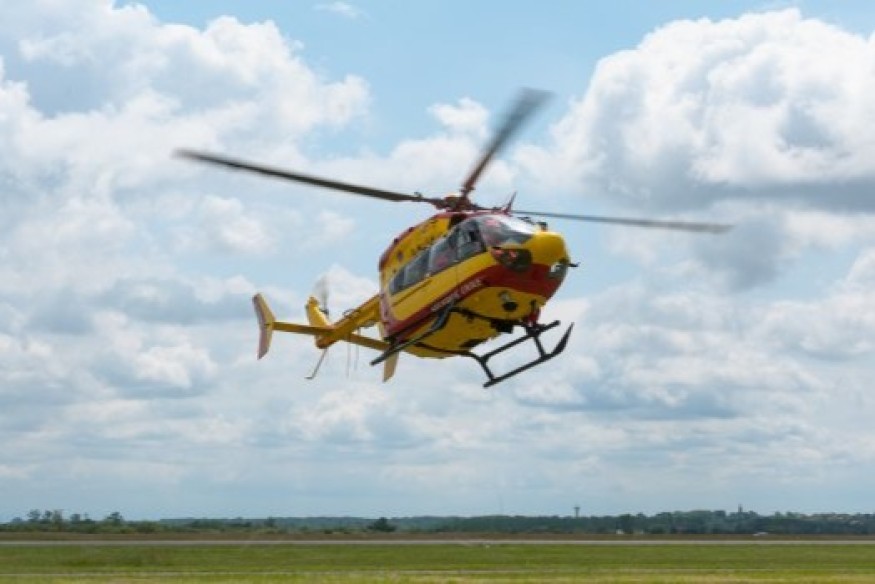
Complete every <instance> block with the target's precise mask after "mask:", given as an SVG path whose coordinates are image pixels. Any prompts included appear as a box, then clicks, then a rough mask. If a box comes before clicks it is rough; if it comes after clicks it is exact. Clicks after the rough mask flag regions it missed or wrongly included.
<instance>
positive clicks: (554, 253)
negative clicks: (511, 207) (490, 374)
mask: <svg viewBox="0 0 875 584" xmlns="http://www.w3.org/2000/svg"><path fill="white" fill-rule="evenodd" d="M570 265H572V264H571V261H570V259H569V256H568V252H567V249H566V247H565V242H564V240H563V238H562V236H561V235H560V234H559V233H556V232H554V231H550V230H549V229H548V228H547V226H546V224H545V223H535V222H531V221H528V220H525V219H520V218H517V217H514V216H511V215H510V214H509V213H507V212H504V211H495V210H492V211H467V212H452V211H447V212H442V213H438V214H436V215H434V216H432V217H431V218H429V219H427V220H426V221H423V222H422V223H419V224H418V225H415V226H413V227H411V228H409V229H407V230H406V231H404V232H403V233H402V234H400V235H399V236H398V237H396V238H395V239H394V240H393V242H392V244H391V245H390V246H389V248H388V249H387V250H386V251H385V252H384V253H383V255H382V257H381V259H380V264H379V268H380V293H379V323H378V325H379V327H380V333H381V337H382V338H383V339H385V340H387V341H389V342H391V343H393V344H394V345H400V344H404V343H410V344H409V346H407V347H406V348H405V351H407V352H409V353H413V354H415V355H417V356H421V357H436V358H442V357H449V356H452V355H457V354H460V353H464V352H467V351H469V350H470V349H471V348H473V347H475V346H477V345H479V344H480V343H482V342H484V341H487V340H489V339H491V338H493V337H496V336H497V335H499V334H501V333H506V332H510V331H511V330H512V329H513V327H514V326H515V325H521V324H524V323H536V322H537V319H538V315H539V312H540V309H541V307H542V306H544V304H546V302H547V301H548V300H549V299H550V298H551V297H552V296H553V294H554V293H555V292H556V290H557V289H558V288H559V286H560V285H561V284H562V281H563V279H564V277H565V273H566V271H567V268H568V267H569V266H570ZM416 339H421V340H416ZM411 341H413V342H411Z"/></svg>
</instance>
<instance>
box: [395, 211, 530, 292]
mask: <svg viewBox="0 0 875 584" xmlns="http://www.w3.org/2000/svg"><path fill="white" fill-rule="evenodd" d="M536 229H537V227H536V226H535V225H534V224H532V223H530V222H528V221H524V220H522V219H518V218H516V217H513V216H510V215H497V214H496V215H478V216H475V217H469V218H467V219H465V220H464V221H462V222H460V223H459V224H458V225H456V226H455V227H453V228H452V229H451V230H450V231H448V232H447V234H446V235H445V236H444V237H441V238H440V239H438V240H437V241H436V242H434V243H433V244H432V245H431V246H430V247H428V248H426V249H424V250H422V251H420V252H419V253H418V254H417V255H416V256H415V257H414V258H413V259H412V260H410V261H409V262H408V263H407V264H406V265H405V266H404V267H402V268H401V269H400V270H399V271H398V273H396V274H395V276H394V277H393V278H392V280H391V282H390V283H389V292H390V293H391V294H395V293H397V292H400V291H402V290H405V289H407V288H409V287H411V286H413V285H415V284H417V283H419V282H421V281H422V280H424V279H425V278H426V277H428V276H432V275H434V274H437V273H439V272H442V271H443V270H445V269H447V268H449V267H451V266H453V265H455V264H457V263H458V262H461V261H464V260H467V259H468V258H471V257H473V256H475V255H478V254H481V253H485V252H486V251H488V250H489V249H490V248H494V247H502V246H505V245H519V244H522V243H525V242H526V241H528V240H529V239H531V237H532V236H533V235H534V234H535V232H536Z"/></svg>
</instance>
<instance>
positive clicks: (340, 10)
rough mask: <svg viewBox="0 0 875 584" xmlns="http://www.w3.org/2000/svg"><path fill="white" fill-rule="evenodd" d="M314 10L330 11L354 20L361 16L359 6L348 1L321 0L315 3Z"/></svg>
mask: <svg viewBox="0 0 875 584" xmlns="http://www.w3.org/2000/svg"><path fill="white" fill-rule="evenodd" d="M316 10H322V11H324V12H330V13H332V14H336V15H338V16H342V17H344V18H349V19H351V20H355V19H356V18H359V17H360V16H362V11H361V10H360V9H359V8H357V7H356V6H353V5H352V4H350V3H349V2H340V1H339V0H338V1H336V2H321V3H319V4H317V5H316Z"/></svg>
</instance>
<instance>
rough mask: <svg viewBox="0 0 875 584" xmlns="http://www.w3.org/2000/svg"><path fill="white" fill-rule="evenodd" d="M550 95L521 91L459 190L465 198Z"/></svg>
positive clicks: (536, 90) (537, 90) (542, 92)
mask: <svg viewBox="0 0 875 584" xmlns="http://www.w3.org/2000/svg"><path fill="white" fill-rule="evenodd" d="M549 95H550V94H549V93H548V92H546V91H541V90H539V89H524V90H523V91H522V92H521V93H520V95H519V97H518V98H517V101H516V102H515V103H514V105H513V108H511V110H510V112H509V113H508V114H507V117H506V118H505V119H504V123H502V125H501V127H499V129H498V131H497V132H496V133H495V136H493V138H492V142H490V143H489V144H488V145H487V146H486V148H485V149H484V150H483V154H482V155H481V156H480V160H479V162H477V165H476V166H474V169H473V170H472V171H471V173H470V174H469V175H468V178H467V179H465V182H464V183H463V184H462V188H461V190H460V191H459V192H460V193H461V194H462V197H463V198H464V199H467V198H468V193H470V192H471V191H473V190H474V185H475V184H476V183H477V180H478V179H479V178H480V175H481V174H483V171H484V170H485V169H486V166H487V165H488V164H489V163H490V162H491V161H492V159H493V158H494V157H495V155H496V154H497V153H498V152H499V150H501V149H502V148H503V147H504V146H505V145H506V144H507V142H508V141H509V140H510V138H511V136H513V134H514V133H516V131H517V130H518V129H519V128H520V126H521V125H522V123H523V122H524V121H525V120H526V118H528V117H529V116H530V115H531V114H532V112H534V111H535V110H536V109H537V108H538V106H540V105H541V104H542V103H544V102H545V101H546V99H547V97H549Z"/></svg>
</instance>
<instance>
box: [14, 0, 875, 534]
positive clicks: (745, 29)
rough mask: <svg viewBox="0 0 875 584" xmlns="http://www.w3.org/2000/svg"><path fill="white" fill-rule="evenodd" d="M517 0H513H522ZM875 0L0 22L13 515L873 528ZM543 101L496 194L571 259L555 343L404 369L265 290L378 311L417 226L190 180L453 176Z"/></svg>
mask: <svg viewBox="0 0 875 584" xmlns="http://www.w3.org/2000/svg"><path fill="white" fill-rule="evenodd" d="M505 4H507V5H505ZM873 29H875V9H873V8H872V6H871V4H870V3H866V2H845V3H834V2H798V3H793V2H781V3H759V2H720V3H704V2H671V3H667V2H662V3H636V2H613V3H610V4H604V3H602V4H592V5H587V3H581V2H570V1H569V2H550V3H529V2H514V3H504V4H499V3H492V2H489V3H487V2H479V3H470V2H426V1H422V2H350V3H345V2H267V1H264V2H258V1H253V2H246V3H242V2H240V3H238V2H215V1H210V2H206V1H192V2H185V3H180V2H170V1H154V2H151V1H150V2H142V3H133V2H106V1H97V0H93V1H92V0H81V1H77V2H74V1H58V0H52V1H50V0H40V1H36V2H32V3H27V4H22V5H21V6H16V7H14V8H9V7H6V8H4V18H3V19H2V22H0V205H2V213H0V259H2V261H0V441H2V443H3V444H5V445H6V446H5V447H4V448H3V449H2V450H0V501H2V504H0V520H8V519H11V518H12V517H15V516H24V515H25V514H26V513H27V511H28V510H30V509H32V508H40V509H63V510H65V511H67V512H68V513H73V512H85V513H89V514H91V515H92V516H103V515H105V514H107V513H110V512H112V511H120V512H121V513H122V514H123V515H125V516H126V517H135V518H137V517H143V518H154V517H171V516H266V515H274V516H284V515H370V516H381V515H383V516H400V515H417V514H462V515H477V514H492V513H521V514H537V513H544V514H551V515H552V514H559V515H563V514H568V515H570V514H571V513H573V509H574V506H575V505H579V506H580V507H581V513H584V514H604V513H625V512H632V513H634V512H639V511H640V512H646V513H653V512H659V511H665V510H674V509H693V508H712V509H721V508H722V509H734V508H736V506H737V505H738V504H743V505H744V507H745V508H746V509H753V510H757V511H759V512H763V513H770V512H773V511H786V510H796V511H823V510H839V511H861V512H867V511H870V508H869V505H870V493H871V490H872V487H873V486H875V472H873V470H872V469H873V468H875V465H873V462H875V434H873V432H872V429H871V419H872V415H873V414H875V403H873V397H872V395H871V379H873V377H875V365H873V363H875V359H873V353H875V296H873V292H872V290H873V289H875V286H873V284H875V215H873V213H875V201H873V198H872V193H873V192H875V189H873V186H875V184H873V183H875V164H873V162H872V158H871V155H870V152H871V151H872V147H873V145H875V130H873V128H875V106H873V105H871V102H872V100H871V99H870V97H869V96H871V95H872V93H873V91H875V76H873V75H872V71H875V40H873V38H875V37H873ZM524 86H528V87H538V88H542V89H546V90H549V91H551V92H552V93H553V97H552V99H551V101H550V102H549V103H548V105H547V106H546V107H545V108H544V109H543V110H542V111H540V112H538V114H537V116H536V117H535V119H534V120H533V121H532V123H531V124H529V125H528V126H526V127H525V129H524V130H523V131H522V132H521V133H520V135H519V137H518V139H517V141H516V142H515V143H514V144H513V145H512V146H511V147H510V148H509V149H508V150H507V151H506V152H505V153H503V156H502V157H501V159H500V160H498V161H496V162H495V164H493V165H492V166H491V167H490V168H489V170H488V171H487V173H486V174H485V175H484V176H483V180H482V181H481V183H480V185H479V186H478V190H477V191H476V196H477V198H478V201H480V202H482V203H498V202H502V201H504V200H506V198H507V197H508V196H509V195H510V194H511V193H513V192H515V191H517V192H518V193H519V194H518V198H517V204H518V205H519V206H520V207H521V208H530V209H531V208H535V209H544V210H555V211H566V212H576V213H608V214H614V215H628V216H645V217H654V216H655V217H666V218H679V219H688V220H706V221H721V222H730V223H734V224H735V225H736V228H735V229H734V230H733V232H731V233H730V234H728V235H725V236H721V237H712V236H697V235H688V234H677V233H663V232H654V231H648V230H634V229H619V228H610V227H603V226H594V225H587V224H573V223H572V224H567V223H562V222H559V221H556V222H554V227H555V228H557V229H559V230H560V231H562V232H563V233H564V234H565V236H566V239H567V241H568V245H569V248H570V250H571V252H572V254H573V255H574V259H575V260H576V261H580V262H581V267H580V268H579V269H578V270H576V271H575V272H573V273H572V275H571V277H570V278H569V279H568V281H567V282H566V284H565V285H564V286H563V288H562V289H561V290H560V292H559V294H558V295H557V297H556V298H555V300H554V302H553V303H551V305H550V306H549V314H548V316H551V317H556V318H561V319H562V320H564V321H566V322H574V323H575V333H574V336H573V337H572V341H571V343H570V345H569V347H568V349H567V350H566V352H565V353H564V354H563V355H562V356H561V357H560V358H558V359H556V360H554V361H552V362H551V363H550V364H548V365H546V366H544V367H540V368H537V369H534V370H532V371H529V372H527V373H526V374H524V375H521V376H518V377H517V378H514V379H513V380H511V381H509V382H507V383H504V384H501V385H499V386H497V387H496V388H494V389H491V390H484V389H483V388H482V387H480V383H481V379H480V372H479V371H478V370H477V369H476V367H475V366H474V365H473V364H472V363H469V362H456V361H452V360H446V361H431V360H421V361H417V360H414V359H413V358H408V359H402V360H401V363H400V365H399V371H398V375H397V377H396V378H395V379H394V380H393V381H392V382H391V383H389V384H386V385H384V384H382V383H381V382H380V371H379V370H378V369H374V368H371V367H369V366H368V365H367V362H368V361H369V359H370V358H371V355H370V353H369V352H368V351H367V350H364V349H361V350H355V349H351V350H347V349H346V348H344V347H337V348H335V349H333V350H332V352H331V353H330V355H329V359H328V362H327V363H326V365H325V366H324V367H323V370H322V372H321V373H320V376H319V377H318V378H317V379H316V380H314V381H311V382H307V381H305V380H304V376H305V375H307V374H308V373H309V372H310V370H311V368H312V367H313V365H314V364H315V362H316V359H317V358H318V353H317V352H316V351H315V349H313V347H312V345H311V344H310V342H309V341H308V340H307V339H301V338H296V337H290V336H285V337H281V338H277V339H276V341H275V344H274V349H273V350H272V352H271V354H270V355H269V356H268V357H267V358H266V359H264V360H262V361H260V362H256V360H255V358H254V354H255V345H256V341H257V331H256V327H255V322H254V317H253V315H252V313H251V308H250V304H249V298H250V297H251V295H252V294H253V293H254V292H256V291H261V292H263V293H264V294H265V295H266V296H267V297H268V298H269V300H270V301H271V303H272V305H273V306H274V309H275V311H276V312H277V313H278V314H279V315H281V316H282V317H284V318H289V319H302V318H303V304H304V302H305V300H306V297H307V295H308V294H309V293H310V291H311V289H312V288H313V285H314V283H315V282H316V281H317V280H318V279H320V278H321V277H323V276H325V275H327V278H328V281H329V283H330V287H331V297H330V302H331V308H332V310H333V311H334V313H335V314H339V313H340V312H341V311H342V310H345V309H348V308H351V307H353V306H355V305H356V303H357V302H360V301H361V300H363V299H365V298H367V297H369V296H370V295H371V294H372V293H373V292H374V290H375V288H376V282H377V274H376V262H377V258H378V257H379V254H380V253H381V252H382V251H383V249H384V248H385V246H386V245H387V243H388V242H389V241H390V240H391V238H392V237H393V236H394V235H395V234H397V233H398V232H400V231H401V230H403V229H404V228H406V227H407V226H409V225H411V224H412V223H414V222H416V221H419V220H422V219H424V218H425V217H427V214H428V210H427V209H423V208H417V207H415V206H410V205H404V204H399V205H388V204H381V203H379V202H375V201H370V200H359V199H358V198H354V197H346V196H343V195H340V194H335V193H330V192H325V191H321V190H317V189H308V188H305V187H302V186H297V185H286V184H282V183H279V182H276V181H270V180H265V179H260V178H258V177H252V176H244V175H240V174H235V173H228V172H223V171H221V170H219V169H212V168H203V167H200V166H197V165H192V164H186V163H185V162H183V161H180V160H176V159H173V158H172V157H171V156H170V153H171V152H172V151H173V149H175V148H178V147H191V148H203V149H209V150H217V151H221V152H225V153H227V154H231V155H236V156H240V157H245V158H251V159H254V160H259V161H263V162H266V163H272V164H279V165H283V166H287V167H289V168H292V169H297V170H302V171H306V172H313V173H317V174H324V175H328V176H334V177H337V178H339V179H345V180H351V181H356V182H361V183H364V184H370V185H373V186H377V187H383V188H387V189H394V190H401V191H405V192H413V191H417V190H418V191H422V192H424V193H426V194H429V195H434V196H440V195H443V194H445V193H447V192H450V191H453V190H456V189H457V188H458V186H459V183H460V182H461V181H462V180H463V179H464V177H465V175H466V174H467V172H468V170H469V168H470V165H471V164H473V162H474V160H475V159H476V156H477V153H478V151H479V148H480V147H481V146H482V144H483V143H484V141H485V140H486V139H487V138H488V136H489V132H490V130H491V128H493V127H494V125H495V124H496V123H497V121H498V120H499V119H500V116H501V113H502V111H503V110H504V108H506V107H507V105H508V104H509V102H510V101H511V100H512V98H513V96H514V94H515V92H516V91H517V90H518V88H520V87H524Z"/></svg>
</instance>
